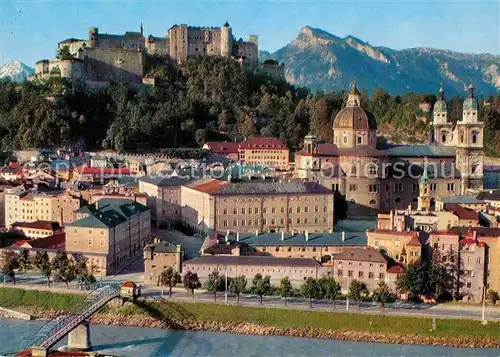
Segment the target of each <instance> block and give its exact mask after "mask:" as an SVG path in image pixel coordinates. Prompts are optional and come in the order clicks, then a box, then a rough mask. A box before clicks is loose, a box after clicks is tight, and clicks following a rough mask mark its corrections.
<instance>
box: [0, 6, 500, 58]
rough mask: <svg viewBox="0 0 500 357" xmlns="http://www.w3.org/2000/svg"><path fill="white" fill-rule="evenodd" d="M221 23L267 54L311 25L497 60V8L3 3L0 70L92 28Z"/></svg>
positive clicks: (376, 41) (384, 42) (398, 45)
mask: <svg viewBox="0 0 500 357" xmlns="http://www.w3.org/2000/svg"><path fill="white" fill-rule="evenodd" d="M226 20H227V21H229V23H230V24H231V27H232V28H233V34H234V35H235V36H236V37H237V38H239V37H243V38H246V37H247V36H248V35H250V34H257V35H259V48H260V49H261V50H268V51H271V52H273V51H275V50H277V49H279V48H281V47H283V46H285V45H286V44H288V43H289V42H291V41H292V40H293V39H295V37H296V36H297V34H298V32H299V31H300V29H301V28H302V27H303V26H306V25H309V26H312V27H317V28H321V29H323V30H325V31H328V32H330V33H332V34H334V35H336V36H339V37H345V36H347V35H352V36H355V37H357V38H359V39H361V40H363V41H365V42H369V43H370V44H371V45H374V46H386V47H391V48H394V49H402V48H410V47H434V48H441V49H449V50H454V51H459V52H471V53H483V52H487V53H492V54H496V55H498V54H500V2H499V1H493V2H491V1H490V2H487V1H481V0H478V1H474V0H469V1H464V0H455V1H440V0H434V1H432V0H429V1H407V0H398V1H395V0H392V1H369V0H365V1H357V0H344V1H333V0H310V1H305V0H288V1H284V0H274V1H269V0H267V1H266V0H252V1H250V0H247V1H240V0H232V1H220V0H219V1H213V0H178V1H170V0H156V1H151V0H121V1H116V0H101V1H97V0H95V1H83V0H80V1H79V0H17V1H8V0H0V64H3V63H6V62H9V61H11V60H20V61H22V62H24V63H26V64H28V65H30V66H34V63H35V62H36V61H38V60H40V59H44V58H48V59H50V58H53V57H55V54H56V48H57V43H58V42H59V41H62V40H64V39H66V38H70V37H74V38H83V39H86V38H88V34H87V33H88V28H89V27H90V26H95V27H98V28H99V31H100V32H103V33H104V32H107V33H113V34H123V33H124V32H125V31H139V27H140V24H141V22H143V24H144V32H145V34H146V35H149V34H153V35H155V36H165V35H166V33H167V30H168V28H170V27H171V26H172V25H174V24H180V23H186V24H189V25H194V26H221V25H223V24H224V22H225V21H226Z"/></svg>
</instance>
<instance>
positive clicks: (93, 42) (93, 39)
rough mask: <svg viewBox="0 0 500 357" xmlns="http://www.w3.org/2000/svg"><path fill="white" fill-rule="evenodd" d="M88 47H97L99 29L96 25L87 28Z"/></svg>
mask: <svg viewBox="0 0 500 357" xmlns="http://www.w3.org/2000/svg"><path fill="white" fill-rule="evenodd" d="M89 47H99V29H98V28H97V27H91V28H89Z"/></svg>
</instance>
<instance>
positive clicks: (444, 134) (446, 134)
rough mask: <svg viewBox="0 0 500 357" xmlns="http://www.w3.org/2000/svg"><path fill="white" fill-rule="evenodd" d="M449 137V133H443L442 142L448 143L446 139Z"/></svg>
mask: <svg viewBox="0 0 500 357" xmlns="http://www.w3.org/2000/svg"><path fill="white" fill-rule="evenodd" d="M447 136H448V133H447V132H446V131H443V132H442V133H441V142H442V143H445V142H446V137H447Z"/></svg>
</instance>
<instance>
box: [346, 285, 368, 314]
mask: <svg viewBox="0 0 500 357" xmlns="http://www.w3.org/2000/svg"><path fill="white" fill-rule="evenodd" d="M366 295H368V288H367V287H366V284H365V283H363V282H361V281H358V280H356V279H354V280H353V281H352V282H351V285H350V286H349V293H348V295H347V297H348V298H349V299H352V300H354V301H357V302H358V310H359V309H360V308H361V304H360V303H361V299H362V298H363V296H366Z"/></svg>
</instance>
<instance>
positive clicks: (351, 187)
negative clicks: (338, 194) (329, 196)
mask: <svg viewBox="0 0 500 357" xmlns="http://www.w3.org/2000/svg"><path fill="white" fill-rule="evenodd" d="M349 191H351V192H354V191H356V185H355V184H353V183H351V184H349Z"/></svg>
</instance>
